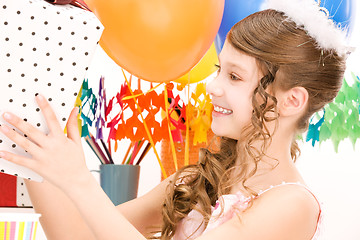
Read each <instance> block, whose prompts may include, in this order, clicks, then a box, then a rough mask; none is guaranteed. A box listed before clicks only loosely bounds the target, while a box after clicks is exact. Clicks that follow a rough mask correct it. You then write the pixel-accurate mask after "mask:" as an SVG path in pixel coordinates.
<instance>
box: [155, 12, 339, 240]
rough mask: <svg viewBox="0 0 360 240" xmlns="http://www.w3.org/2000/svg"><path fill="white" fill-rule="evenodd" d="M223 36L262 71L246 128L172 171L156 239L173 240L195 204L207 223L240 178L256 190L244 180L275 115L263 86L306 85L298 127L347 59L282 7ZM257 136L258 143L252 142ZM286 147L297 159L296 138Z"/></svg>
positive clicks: (332, 89)
mask: <svg viewBox="0 0 360 240" xmlns="http://www.w3.org/2000/svg"><path fill="white" fill-rule="evenodd" d="M227 41H228V42H229V43H230V44H231V45H232V46H233V47H235V48H236V49H238V50H239V51H242V52H244V53H246V54H248V55H249V56H253V57H255V58H256V59H257V63H258V65H259V67H260V69H261V70H262V72H263V75H264V77H262V78H261V79H260V81H259V85H258V86H257V88H256V89H255V90H254V93H253V97H252V106H253V113H252V118H251V124H250V125H249V126H247V127H245V129H244V131H243V132H242V133H241V137H240V139H239V140H234V139H229V138H225V137H218V138H217V139H218V141H215V143H217V142H219V144H218V145H216V144H215V145H211V146H210V147H209V148H207V149H201V153H200V159H199V162H198V163H197V164H196V165H190V166H186V167H184V168H183V169H181V170H179V171H178V172H177V173H176V176H175V181H173V182H171V183H170V185H169V187H168V194H167V197H166V199H165V202H164V205H163V210H162V213H163V225H162V230H161V236H159V237H158V238H160V239H171V238H172V237H173V236H174V234H175V232H176V229H177V225H178V223H179V221H181V220H182V219H183V218H184V217H185V216H186V215H187V214H188V213H189V212H190V211H191V210H193V209H196V210H197V211H199V212H200V213H201V214H202V215H203V217H204V220H203V224H204V226H206V225H207V224H208V221H209V219H210V216H211V206H214V205H215V202H216V200H217V199H218V198H219V196H221V195H222V194H227V193H229V191H230V189H231V186H233V185H234V184H236V183H241V184H242V186H243V187H244V189H245V190H246V191H248V193H249V195H252V196H255V195H256V192H255V191H252V190H251V189H250V188H249V187H248V186H247V185H246V181H247V180H248V179H249V178H250V177H252V176H253V175H254V174H255V173H256V171H257V166H258V163H259V161H261V159H262V157H263V156H264V155H265V151H266V148H267V147H268V146H269V144H270V143H271V136H272V134H273V133H272V132H270V131H269V129H268V128H267V127H266V125H265V123H266V122H271V121H274V122H275V123H276V122H277V118H278V112H277V108H276V105H277V100H276V98H275V97H274V96H272V95H270V94H269V92H272V91H266V90H267V89H273V90H276V89H281V90H289V89H291V88H294V87H298V86H300V87H303V88H305V89H306V90H307V92H308V95H309V98H308V104H307V109H306V112H305V114H303V116H302V117H301V118H300V119H299V120H298V123H297V129H298V130H299V131H302V130H305V129H306V128H307V127H308V122H309V118H310V117H311V115H313V114H314V113H315V112H316V111H318V110H320V109H321V108H323V107H324V105H325V104H327V103H329V102H331V101H332V100H333V99H334V98H335V96H336V95H337V93H338V91H339V89H340V87H341V84H342V79H343V75H344V71H345V58H344V57H342V56H339V55H338V54H337V53H336V52H334V51H325V50H322V49H321V48H319V47H318V46H317V44H316V41H315V40H314V39H313V38H311V37H310V36H309V35H308V34H307V33H306V32H305V31H304V30H303V29H302V28H301V27H297V26H296V24H295V23H294V22H293V21H291V20H289V19H288V18H287V17H286V16H284V14H283V13H281V12H278V11H275V10H265V11H261V12H257V13H255V14H252V15H250V16H248V17H247V18H245V19H243V20H242V21H240V22H239V23H237V24H236V25H234V26H233V28H232V29H231V30H230V32H229V33H228V36H227ZM269 116H271V117H269ZM259 141H261V142H262V146H261V147H260V148H256V147H254V143H255V142H259ZM289 151H290V152H291V156H292V159H293V160H294V161H295V160H296V158H297V156H298V154H299V153H300V151H299V148H298V146H297V143H296V141H295V139H294V141H293V144H292V146H291V148H290V149H289ZM235 162H236V165H235ZM235 168H236V169H237V171H236V176H234V171H233V170H234V169H235ZM230 176H231V177H230Z"/></svg>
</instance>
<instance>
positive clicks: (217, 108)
mask: <svg viewBox="0 0 360 240" xmlns="http://www.w3.org/2000/svg"><path fill="white" fill-rule="evenodd" d="M214 110H215V112H218V113H222V114H231V113H232V110H227V109H224V108H222V107H219V106H214Z"/></svg>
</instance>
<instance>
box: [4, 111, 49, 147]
mask: <svg viewBox="0 0 360 240" xmlns="http://www.w3.org/2000/svg"><path fill="white" fill-rule="evenodd" d="M3 118H4V119H5V120H6V121H7V122H8V123H10V124H11V125H13V126H14V127H16V128H17V129H19V130H20V131H21V132H23V133H24V134H25V135H27V136H29V137H30V138H31V139H32V140H33V141H34V142H35V143H36V144H38V145H40V146H43V144H45V143H46V139H45V135H44V134H43V133H42V132H41V131H39V130H38V129H36V128H35V127H33V126H32V125H31V124H29V123H27V122H25V121H24V120H23V119H21V118H19V117H18V116H16V115H14V114H11V113H4V114H3Z"/></svg>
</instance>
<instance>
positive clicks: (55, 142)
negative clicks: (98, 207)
mask: <svg viewBox="0 0 360 240" xmlns="http://www.w3.org/2000/svg"><path fill="white" fill-rule="evenodd" d="M36 101H37V103H38V105H39V107H40V109H41V111H42V114H43V115H44V117H45V120H46V123H47V125H48V128H49V134H47V135H46V134H44V133H43V132H41V131H39V130H38V129H36V128H35V127H33V126H31V125H30V124H29V123H27V122H25V121H23V120H22V119H21V118H19V117H17V116H15V115H13V114H10V113H4V115H3V118H4V119H5V120H6V121H7V122H8V123H10V124H11V125H13V126H14V127H16V128H18V129H19V130H20V131H21V132H23V133H24V134H26V135H27V137H24V136H22V135H20V134H18V133H17V132H15V131H13V130H12V128H10V127H8V126H6V125H5V124H3V125H2V126H1V127H0V130H1V132H3V133H4V134H5V135H6V136H7V137H8V138H10V139H11V140H12V141H14V142H15V143H16V144H18V145H19V146H20V147H22V148H23V149H25V150H26V151H27V152H28V153H30V154H31V156H32V158H28V157H24V156H21V155H16V154H13V153H10V152H6V151H0V157H2V158H4V159H5V160H8V161H10V162H13V163H15V164H18V165H22V166H24V167H27V168H29V169H31V170H33V171H34V172H37V173H38V174H39V175H41V176H42V177H43V178H44V179H46V180H48V181H49V182H51V183H52V184H54V185H56V186H58V187H60V188H61V189H63V190H64V188H66V187H69V186H71V184H73V183H76V181H82V180H84V178H87V177H88V176H89V175H91V174H90V173H89V171H88V169H87V167H86V163H85V157H84V153H83V150H82V145H81V137H80V134H79V129H78V124H77V114H78V111H79V110H78V108H74V109H73V110H72V112H71V114H70V116H69V119H68V122H67V125H66V126H67V136H66V135H65V134H64V132H63V129H62V128H61V127H60V124H59V122H58V120H57V119H56V116H55V113H54V111H53V110H52V108H51V107H50V105H49V103H48V102H47V100H46V99H45V98H44V97H43V96H40V95H38V96H37V97H36Z"/></svg>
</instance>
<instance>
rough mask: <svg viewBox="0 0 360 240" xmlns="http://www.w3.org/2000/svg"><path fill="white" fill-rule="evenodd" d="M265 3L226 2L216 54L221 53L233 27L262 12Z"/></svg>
mask: <svg viewBox="0 0 360 240" xmlns="http://www.w3.org/2000/svg"><path fill="white" fill-rule="evenodd" d="M288 1H289V0H288ZM264 2H265V0H225V6H224V13H223V17H222V20H221V24H220V28H219V31H218V33H217V35H216V37H215V41H214V43H215V48H216V52H217V53H218V54H219V53H220V51H221V49H222V47H223V45H224V42H225V39H226V35H227V33H228V32H229V31H230V29H231V28H232V26H234V25H235V23H237V22H239V21H240V20H241V19H243V18H245V17H247V16H249V15H250V14H253V13H255V12H258V11H260V10H262V9H261V5H262V4H263V3H264Z"/></svg>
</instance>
